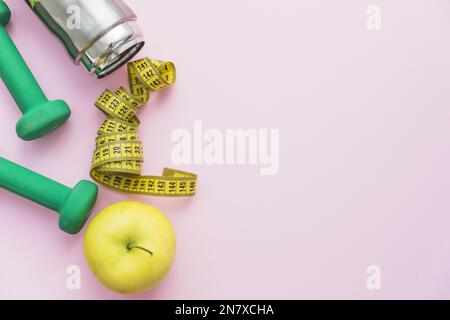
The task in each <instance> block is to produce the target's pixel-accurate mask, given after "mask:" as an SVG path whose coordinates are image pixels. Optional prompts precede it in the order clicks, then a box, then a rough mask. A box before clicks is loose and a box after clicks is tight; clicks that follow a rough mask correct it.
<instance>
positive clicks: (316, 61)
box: [0, 0, 450, 299]
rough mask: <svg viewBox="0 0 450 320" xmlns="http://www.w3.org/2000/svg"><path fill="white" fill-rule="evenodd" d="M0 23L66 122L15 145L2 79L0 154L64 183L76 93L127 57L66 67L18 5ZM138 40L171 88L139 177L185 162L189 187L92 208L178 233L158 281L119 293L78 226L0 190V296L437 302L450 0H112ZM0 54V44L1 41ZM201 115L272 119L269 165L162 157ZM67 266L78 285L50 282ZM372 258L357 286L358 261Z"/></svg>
mask: <svg viewBox="0 0 450 320" xmlns="http://www.w3.org/2000/svg"><path fill="white" fill-rule="evenodd" d="M6 2H7V3H8V5H9V6H10V8H11V10H12V11H13V18H12V22H11V23H10V25H9V26H8V30H9V32H10V34H11V35H12V37H13V39H14V40H15V42H16V43H17V46H18V47H19V49H20V50H21V51H22V53H23V55H24V57H25V59H26V60H27V62H28V63H29V65H30V67H31V69H32V70H33V71H34V73H35V75H36V77H37V78H38V80H39V81H40V83H41V85H42V87H43V89H44V91H45V92H46V93H47V95H48V96H49V98H51V99H55V98H63V99H66V100H67V102H68V103H69V105H70V106H71V107H72V111H73V115H72V117H71V119H70V122H69V123H68V124H66V125H65V126H64V127H63V128H62V129H60V130H58V131H57V132H55V133H54V134H52V135H51V136H48V137H45V138H43V139H41V140H39V141H36V142H31V143H25V142H23V141H21V140H19V139H18V138H17V137H16V135H15V124H16V121H17V120H18V119H19V116H20V114H19V111H18V109H17V108H16V106H15V104H14V103H13V101H12V99H11V97H10V96H9V93H8V92H7V90H6V88H5V87H4V86H3V84H1V85H0V103H1V110H2V117H3V122H2V125H1V126H0V133H1V136H2V145H1V148H0V150H1V154H2V156H5V157H7V158H9V159H11V160H13V161H16V162H18V163H20V164H22V165H25V166H27V167H29V168H31V169H34V170H36V171H38V172H40V173H42V174H45V175H48V176H49V177H52V178H54V179H57V180H59V181H61V182H63V183H65V184H67V185H74V184H75V183H76V182H77V181H78V180H80V179H82V178H89V174H88V173H89V167H90V159H91V154H92V151H93V148H94V139H95V136H96V130H97V128H98V127H99V125H100V124H101V122H102V121H103V119H104V116H103V115H102V114H101V113H100V112H99V111H98V110H96V109H95V108H94V106H93V102H94V101H95V99H96V98H97V96H98V95H99V94H100V93H101V92H102V90H103V89H104V88H111V89H115V88H117V87H118V86H119V85H126V70H125V69H121V70H120V71H119V72H117V73H115V74H114V75H113V76H111V77H110V78H108V79H106V80H101V81H99V80H96V79H95V78H94V77H92V76H90V75H89V74H88V73H87V72H85V70H84V69H83V67H81V66H74V65H72V63H71V62H70V59H69V58H68V56H67V54H66V52H65V50H64V49H63V47H62V46H61V45H60V44H59V43H58V41H57V40H56V39H55V38H53V37H51V36H49V34H48V32H47V31H46V30H45V28H44V26H43V25H42V24H41V23H40V22H39V21H38V19H37V18H36V17H34V16H33V14H32V12H31V11H30V10H29V8H28V7H27V6H26V5H25V3H24V1H19V0H14V1H12V0H10V1H6ZM127 2H128V3H129V5H130V6H132V7H133V8H134V9H135V10H136V11H137V12H139V18H140V20H139V21H140V25H141V26H142V28H143V29H144V31H145V36H146V39H147V41H148V45H147V46H146V48H145V49H144V52H143V53H142V54H141V56H144V55H145V56H150V57H154V58H161V59H166V60H171V61H174V62H175V64H176V66H177V69H178V82H177V83H176V85H175V86H174V87H173V88H171V89H169V90H167V91H166V92H164V93H161V94H159V95H157V96H155V97H154V99H153V100H152V101H151V103H150V104H149V105H148V107H147V108H146V110H145V111H143V112H142V113H141V114H140V117H141V119H142V120H143V125H142V126H141V128H140V136H141V140H143V142H144V148H145V152H146V163H145V166H144V173H147V174H159V173H160V172H161V170H162V168H163V167H164V166H175V167H177V168H180V169H186V170H190V171H194V172H197V173H198V174H199V177H200V179H199V184H198V195H197V196H196V197H195V198H193V199H158V198H151V197H142V196H129V195H125V194H120V193H117V192H114V191H111V190H107V189H105V188H103V187H101V188H100V198H99V201H98V203H97V206H96V209H95V212H98V211H100V210H101V209H102V208H104V207H105V206H107V205H109V204H112V203H115V202H118V201H123V200H138V201H142V202H144V203H147V204H151V205H154V206H156V207H158V208H159V209H160V210H162V211H163V212H164V213H166V214H167V216H168V217H169V218H170V220H171V221H172V222H173V224H174V226H175V229H176V231H177V237H178V252H177V258H176V262H175V264H174V267H173V269H172V270H171V272H170V274H169V276H168V277H167V278H166V280H165V282H164V283H162V284H161V285H160V286H159V287H158V288H157V289H155V290H153V291H151V292H149V293H146V294H143V295H138V296H127V297H124V296H121V295H118V294H114V293H111V292H109V291H108V290H107V289H105V288H104V287H103V286H102V285H101V284H100V283H99V282H97V281H96V279H95V278H94V277H93V276H92V274H91V273H90V271H89V270H88V267H87V265H86V263H85V260H84V257H83V251H82V242H83V233H84V231H83V232H82V233H80V234H79V235H78V236H75V237H72V236H69V235H66V234H64V233H62V232H61V231H59V230H58V228H57V215H56V214H53V213H52V212H50V211H48V210H46V209H44V208H41V207H39V206H37V205H34V204H32V203H30V202H28V201H25V200H23V199H21V198H19V197H17V196H14V195H12V194H10V193H7V192H6V191H2V190H0V203H1V208H0V218H1V224H0V249H1V252H2V257H1V264H0V282H1V286H0V298H42V299H53V298H61V299H82V298H87V299H108V298H114V299H116V298H118V299H121V298H125V299H127V298H144V299H178V298H183V299H197V298H205V299H208V298H209V299H215V298H237V299H240V298H275V299H278V298H289V299H300V298H363V299H372V298H374V299H380V298H450V236H449V229H450V201H449V199H450V197H449V194H450V148H449V141H450V140H449V137H450V108H449V104H450V95H449V92H450V80H449V79H450V31H449V30H450V2H449V1H447V0H428V1H423V0H420V1H418V0H397V1H387V0H384V1H383V0H378V1H377V3H376V4H377V5H379V6H380V8H381V9H382V29H381V30H378V31H374V30H368V29H367V27H366V20H367V14H366V9H367V7H368V6H369V5H371V4H373V3H372V1H366V0H344V1H333V0H327V1H326V0H320V1H318V0H306V1H296V0H282V1H268V0H245V1H242V0H229V1H221V2H219V1H209V0H191V1H182V0H177V1H175V0H174V1H151V3H150V2H149V1H144V0H127ZM0 50H1V48H0ZM195 120H201V121H202V122H203V124H204V126H205V127H207V128H218V129H220V130H225V129H228V128H230V129H233V128H243V129H245V128H256V129H271V128H274V129H280V144H281V153H280V172H279V174H278V175H274V176H261V175H260V173H259V168H258V167H256V166H248V165H241V166H218V165H209V166H208V165H186V166H180V165H174V164H172V163H171V150H172V147H173V145H174V143H173V142H172V141H171V134H172V132H173V131H174V130H176V129H178V128H187V129H191V128H192V127H193V121H195ZM70 265H79V266H80V267H81V271H82V280H81V290H75V291H71V290H68V289H67V288H66V280H67V277H68V276H67V274H66V268H67V267H68V266H70ZM370 265H378V266H380V268H381V269H382V289H381V290H378V291H371V290H368V289H367V287H366V278H367V275H366V268H367V267H368V266H370Z"/></svg>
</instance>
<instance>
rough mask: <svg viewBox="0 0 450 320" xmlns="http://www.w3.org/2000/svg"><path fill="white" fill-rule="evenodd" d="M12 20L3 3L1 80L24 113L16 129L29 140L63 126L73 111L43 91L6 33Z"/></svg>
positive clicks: (0, 9)
mask: <svg viewBox="0 0 450 320" xmlns="http://www.w3.org/2000/svg"><path fill="white" fill-rule="evenodd" d="M10 18H11V11H10V10H9V8H8V6H7V5H6V4H5V3H4V2H3V0H0V78H2V79H3V81H4V82H5V84H6V87H7V88H8V90H9V92H10V93H11V95H12V96H13V98H14V100H15V101H16V103H17V105H18V106H19V109H20V110H21V111H22V113H23V117H22V118H21V119H20V120H19V122H18V123H17V126H16V132H17V135H18V136H19V137H20V138H22V139H23V140H27V141H30V140H35V139H38V138H40V137H42V136H45V135H47V134H49V133H50V132H52V131H53V130H55V129H56V128H58V127H59V126H61V125H62V124H63V123H64V122H66V120H67V119H68V118H69V117H70V109H69V106H68V105H67V103H66V102H64V101H62V100H56V101H49V100H48V99H47V97H46V96H45V94H44V93H43V92H42V89H41V87H40V86H39V84H38V83H37V81H36V79H35V78H34V76H33V74H32V73H31V71H30V69H29V68H28V66H27V64H26V63H25V61H24V60H23V57H22V55H21V54H20V52H19V50H18V49H17V47H16V46H15V44H14V42H13V41H12V40H11V38H10V36H9V34H8V32H7V31H6V24H7V23H8V21H9V19H10Z"/></svg>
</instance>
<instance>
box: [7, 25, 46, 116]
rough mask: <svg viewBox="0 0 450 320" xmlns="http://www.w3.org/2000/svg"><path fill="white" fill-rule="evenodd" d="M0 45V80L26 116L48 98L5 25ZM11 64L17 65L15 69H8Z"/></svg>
mask: <svg viewBox="0 0 450 320" xmlns="http://www.w3.org/2000/svg"><path fill="white" fill-rule="evenodd" d="M0 43H1V44H2V45H1V49H0V78H2V79H3V81H4V82H5V85H6V87H7V88H8V90H9V92H11V95H12V97H13V98H14V101H15V102H16V104H17V106H18V107H19V109H20V111H22V113H23V114H25V113H26V112H28V111H30V109H31V108H32V107H33V106H36V105H40V104H44V103H45V102H47V101H48V99H47V97H46V96H45V94H44V92H43V91H42V89H41V87H40V86H39V84H38V82H37V81H36V78H35V77H34V75H33V73H32V72H31V70H30V68H29V67H28V65H27V64H26V63H25V61H24V59H23V57H22V55H21V54H20V52H19V50H18V49H17V47H16V45H15V44H14V42H13V41H12V40H11V37H10V36H9V34H8V32H7V31H6V29H5V27H4V26H3V25H0ZM11 63H14V64H15V67H14V68H10V67H7V66H8V65H9V64H11ZM1 66H3V67H1ZM22 88H27V92H26V93H24V92H23V89H22Z"/></svg>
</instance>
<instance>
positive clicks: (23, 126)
mask: <svg viewBox="0 0 450 320" xmlns="http://www.w3.org/2000/svg"><path fill="white" fill-rule="evenodd" d="M70 114H71V112H70V109H69V106H68V105H67V103H66V102H65V101H63V100H54V101H46V102H44V104H42V105H38V106H36V107H35V108H33V109H31V110H30V111H28V112H26V113H25V114H24V115H23V116H22V118H21V119H20V120H19V122H17V125H16V132H17V135H18V136H19V137H20V138H21V139H23V140H25V141H32V140H36V139H38V138H40V137H43V136H45V135H47V134H49V133H50V132H52V131H54V130H55V129H57V128H59V127H60V126H62V125H63V124H64V123H65V122H66V121H67V119H68V118H69V117H70Z"/></svg>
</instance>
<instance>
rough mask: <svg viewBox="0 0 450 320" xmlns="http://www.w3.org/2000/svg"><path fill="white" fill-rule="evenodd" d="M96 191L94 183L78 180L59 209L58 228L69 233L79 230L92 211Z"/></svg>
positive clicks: (75, 232)
mask: <svg viewBox="0 0 450 320" xmlns="http://www.w3.org/2000/svg"><path fill="white" fill-rule="evenodd" d="M97 193H98V188H97V186H96V185H95V184H93V183H92V182H89V181H86V180H82V181H80V182H79V183H78V184H77V185H76V186H75V188H73V189H72V191H71V192H70V194H69V196H68V197H67V199H66V201H65V202H64V204H63V206H62V207H61V209H60V210H59V228H60V229H61V230H62V231H65V232H67V233H70V234H77V233H78V232H80V230H81V229H82V228H83V226H84V224H85V223H86V221H87V219H88V218H89V215H90V214H91V212H92V209H93V207H94V205H95V201H96V200H97Z"/></svg>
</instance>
